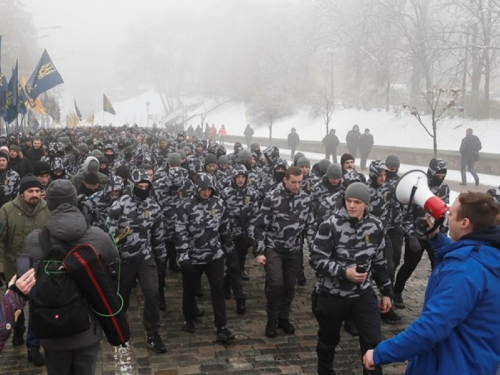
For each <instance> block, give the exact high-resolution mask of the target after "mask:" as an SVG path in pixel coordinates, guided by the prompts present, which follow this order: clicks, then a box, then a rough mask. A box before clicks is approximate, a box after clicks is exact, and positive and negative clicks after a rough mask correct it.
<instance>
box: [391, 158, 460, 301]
mask: <svg viewBox="0 0 500 375" xmlns="http://www.w3.org/2000/svg"><path fill="white" fill-rule="evenodd" d="M446 172H447V166H446V163H445V161H444V160H443V159H439V158H433V159H432V160H431V161H430V163H429V168H428V170H427V174H425V173H424V172H422V171H419V170H414V171H410V172H407V173H406V174H405V175H404V176H402V177H401V179H400V180H399V182H398V184H397V186H396V198H397V199H398V201H399V202H401V203H402V204H404V205H406V206H405V207H404V208H403V229H404V231H405V234H406V239H405V253H404V262H403V265H402V266H401V267H400V268H399V271H398V273H397V275H396V281H395V283H394V306H395V307H397V308H400V309H401V308H402V309H404V308H405V307H406V306H405V303H404V301H403V296H402V293H403V290H404V287H405V285H406V281H407V280H408V279H409V278H410V276H411V275H412V273H413V271H415V269H416V268H417V265H418V263H420V260H421V259H422V255H423V253H424V251H426V252H427V255H428V256H429V260H430V262H431V268H434V250H433V249H432V246H431V245H430V244H429V241H428V240H427V235H426V232H427V224H426V221H425V214H426V212H429V211H428V210H429V209H430V210H433V215H435V217H436V219H439V218H440V217H442V216H443V214H444V212H446V210H447V205H448V204H449V202H450V188H449V187H448V184H446V182H444V179H445V177H446ZM434 206H435V207H434ZM441 230H442V232H443V233H446V232H447V228H446V226H445V225H443V226H442V227H441Z"/></svg>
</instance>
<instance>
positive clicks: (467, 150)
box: [460, 128, 482, 186]
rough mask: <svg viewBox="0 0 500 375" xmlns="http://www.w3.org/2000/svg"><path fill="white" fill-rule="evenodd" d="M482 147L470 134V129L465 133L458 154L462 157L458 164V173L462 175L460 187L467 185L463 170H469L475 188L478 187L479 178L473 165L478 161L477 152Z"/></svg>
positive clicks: (476, 138) (475, 137)
mask: <svg viewBox="0 0 500 375" xmlns="http://www.w3.org/2000/svg"><path fill="white" fill-rule="evenodd" d="M481 148H482V145H481V141H480V140H479V138H478V137H477V136H476V135H474V134H472V129H471V128H469V129H467V130H466V131H465V138H464V139H462V144H461V145H460V154H461V155H462V158H461V163H460V172H461V173H462V183H461V184H460V185H463V186H465V185H467V175H466V174H465V168H468V169H469V172H470V173H471V175H472V177H474V181H475V183H476V186H477V185H479V177H478V175H477V173H476V170H475V169H474V164H475V163H476V161H478V160H479V150H481Z"/></svg>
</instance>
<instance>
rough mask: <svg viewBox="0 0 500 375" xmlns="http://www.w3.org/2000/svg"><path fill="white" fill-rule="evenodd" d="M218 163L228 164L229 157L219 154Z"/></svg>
mask: <svg viewBox="0 0 500 375" xmlns="http://www.w3.org/2000/svg"><path fill="white" fill-rule="evenodd" d="M242 152H243V151H242ZM220 164H229V158H228V157H227V156H226V155H221V156H219V165H220Z"/></svg>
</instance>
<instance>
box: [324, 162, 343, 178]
mask: <svg viewBox="0 0 500 375" xmlns="http://www.w3.org/2000/svg"><path fill="white" fill-rule="evenodd" d="M326 176H327V177H330V178H342V168H341V167H340V164H330V165H329V166H328V169H327V170H326Z"/></svg>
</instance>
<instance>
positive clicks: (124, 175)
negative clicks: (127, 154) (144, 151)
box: [115, 165, 130, 179]
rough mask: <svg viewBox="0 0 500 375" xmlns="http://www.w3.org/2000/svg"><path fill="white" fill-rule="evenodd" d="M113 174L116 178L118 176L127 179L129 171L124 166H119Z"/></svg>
mask: <svg viewBox="0 0 500 375" xmlns="http://www.w3.org/2000/svg"><path fill="white" fill-rule="evenodd" d="M115 174H116V175H117V176H120V177H121V178H127V179H128V178H129V177H130V170H129V169H128V168H127V167H126V166H124V165H120V166H119V167H118V168H116V172H115Z"/></svg>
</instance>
